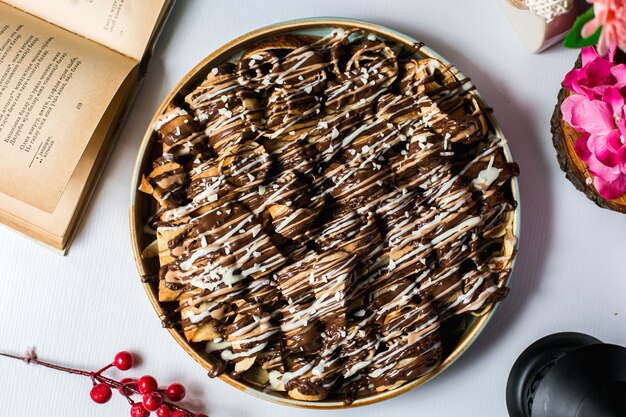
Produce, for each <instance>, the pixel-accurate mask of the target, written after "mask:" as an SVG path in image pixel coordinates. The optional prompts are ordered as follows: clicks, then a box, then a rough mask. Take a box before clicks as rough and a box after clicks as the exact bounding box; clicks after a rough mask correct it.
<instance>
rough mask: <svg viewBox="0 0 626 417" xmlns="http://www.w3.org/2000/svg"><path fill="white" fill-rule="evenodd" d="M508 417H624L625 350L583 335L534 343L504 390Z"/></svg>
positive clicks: (558, 337) (550, 337)
mask: <svg viewBox="0 0 626 417" xmlns="http://www.w3.org/2000/svg"><path fill="white" fill-rule="evenodd" d="M506 403H507V408H508V411H509V415H510V416H511V417H626V348H624V347H622V346H617V345H610V344H606V343H602V342H601V341H599V340H598V339H596V338H594V337H591V336H588V335H585V334H582V333H556V334H553V335H550V336H546V337H544V338H542V339H539V340H537V341H536V342H535V343H533V344H532V345H530V346H529V347H528V348H527V349H526V350H525V351H524V352H523V353H522V354H521V355H520V357H519V358H518V359H517V361H515V364H514V365H513V368H512V369H511V373H510V375H509V380H508V383H507V387H506Z"/></svg>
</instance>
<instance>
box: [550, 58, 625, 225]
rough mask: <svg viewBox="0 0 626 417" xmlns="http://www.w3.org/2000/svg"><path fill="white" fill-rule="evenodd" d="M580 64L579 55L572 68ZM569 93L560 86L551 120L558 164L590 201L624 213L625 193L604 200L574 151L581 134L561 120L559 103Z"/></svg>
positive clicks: (584, 165) (578, 66)
mask: <svg viewBox="0 0 626 417" xmlns="http://www.w3.org/2000/svg"><path fill="white" fill-rule="evenodd" d="M580 66H581V58H580V57H579V58H578V61H576V65H575V66H574V68H580ZM569 94H570V93H569V91H568V90H567V89H566V88H565V87H564V86H562V87H561V91H559V95H558V100H557V104H556V106H555V107H554V113H553V114H552V121H551V132H552V143H553V145H554V148H555V149H556V155H557V159H558V161H559V165H560V166H561V169H562V170H563V171H564V172H565V177H566V178H567V179H568V180H569V181H570V182H571V183H572V184H574V187H576V189H578V190H579V191H581V192H583V193H584V194H585V195H586V196H587V198H589V199H590V200H591V201H593V202H594V203H596V204H597V205H598V206H600V207H602V208H606V209H609V210H614V211H619V212H621V213H626V194H625V195H623V196H622V197H620V198H617V199H614V200H606V199H605V198H603V197H602V196H601V195H600V194H598V191H596V189H595V187H594V186H593V182H592V180H593V176H592V175H591V174H590V173H589V172H588V171H587V166H586V164H585V163H584V162H583V161H582V160H581V159H580V158H579V157H578V155H576V152H575V151H574V144H575V143H576V140H578V138H579V137H580V136H581V134H580V132H577V131H576V130H575V129H574V128H573V127H571V126H570V125H569V124H568V123H567V122H565V121H564V120H563V114H562V113H561V103H563V100H565V98H566V97H567V96H568V95H569Z"/></svg>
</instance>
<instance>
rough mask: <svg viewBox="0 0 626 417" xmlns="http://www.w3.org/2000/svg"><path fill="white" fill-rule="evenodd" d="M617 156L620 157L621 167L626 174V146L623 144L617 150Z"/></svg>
mask: <svg viewBox="0 0 626 417" xmlns="http://www.w3.org/2000/svg"><path fill="white" fill-rule="evenodd" d="M617 157H618V159H619V168H620V171H621V172H622V174H626V146H622V147H621V148H620V149H619V151H617Z"/></svg>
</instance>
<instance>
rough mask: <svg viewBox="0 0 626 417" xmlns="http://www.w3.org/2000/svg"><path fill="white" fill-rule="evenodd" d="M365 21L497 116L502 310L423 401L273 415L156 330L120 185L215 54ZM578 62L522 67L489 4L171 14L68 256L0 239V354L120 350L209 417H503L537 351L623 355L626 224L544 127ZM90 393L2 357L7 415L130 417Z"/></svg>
mask: <svg viewBox="0 0 626 417" xmlns="http://www.w3.org/2000/svg"><path fill="white" fill-rule="evenodd" d="M310 16H345V17H354V18H358V19H364V20H369V21H372V22H375V23H379V24H382V25H385V26H388V27H390V28H394V29H396V30H399V31H401V32H405V33H407V34H408V35H410V36H413V37H414V38H417V39H419V40H422V41H425V42H426V44H427V45H429V46H431V47H432V48H434V49H435V50H436V51H439V52H440V53H441V54H442V55H443V56H445V57H446V58H448V59H449V60H450V61H451V62H453V63H454V64H456V65H457V66H458V67H459V68H460V69H461V70H462V71H463V72H464V73H465V74H466V75H468V76H470V77H471V78H472V79H473V80H474V82H475V84H476V85H477V86H478V88H479V91H480V92H481V93H482V94H483V96H484V97H485V99H486V100H487V102H488V103H489V104H490V105H491V106H492V107H494V108H495V114H496V117H497V118H498V119H499V121H500V123H501V125H502V128H503V131H504V132H505V134H506V135H507V137H508V139H509V141H510V145H511V148H512V151H513V155H514V158H515V159H516V160H517V161H518V162H519V164H520V166H521V171H522V174H521V177H520V183H521V199H522V227H521V229H522V236H521V246H520V252H519V257H518V261H517V266H516V269H515V271H514V273H513V277H512V282H511V292H510V295H509V297H508V298H507V299H506V300H505V301H504V302H502V304H501V305H500V307H499V309H498V311H497V313H496V314H495V316H494V318H493V320H492V321H491V322H490V323H489V325H488V326H487V328H486V329H485V331H484V332H483V333H482V335H481V336H480V338H479V339H478V340H477V341H476V343H475V344H474V345H472V346H471V348H470V349H469V350H468V351H467V352H466V353H465V354H464V355H463V356H462V357H461V358H460V359H459V360H458V361H457V362H456V363H455V364H454V365H452V367H450V368H449V369H448V370H446V371H445V372H444V373H443V374H442V375H440V376H439V377H437V378H436V379H434V380H433V381H431V382H429V383H428V384H426V385H425V386H423V387H421V388H418V389H416V390H414V391H412V392H410V393H407V394H404V395H402V396H400V397H397V398H395V399H392V400H390V401H386V402H384V403H380V404H376V405H372V406H367V407H365V408H359V409H354V410H346V411H341V412H337V411H335V412H333V411H326V412H321V411H318V412H315V411H307V410H297V409H292V408H287V407H284V406H279V405H274V404H270V403H267V402H264V401H261V400H258V399H255V398H252V397H249V396H247V395H245V394H243V393H240V392H239V391H237V390H235V389H234V388H231V387H230V386H228V385H226V384H225V383H224V382H221V381H219V380H210V379H209V378H208V377H207V376H206V373H205V371H204V370H203V368H202V367H201V366H200V365H198V364H196V363H195V362H194V361H193V360H192V359H191V358H190V357H189V356H187V354H186V353H185V352H184V351H183V350H182V348H180V347H179V346H178V345H177V344H176V342H175V341H174V340H173V339H172V338H171V337H170V336H169V334H168V332H167V331H165V330H163V329H162V328H161V325H160V322H159V320H158V318H157V316H156V314H155V313H154V311H153V310H152V307H151V305H150V303H149V301H148V299H147V297H146V296H145V294H144V290H143V288H142V286H141V284H140V282H139V279H138V277H137V273H136V269H135V265H134V262H133V256H132V251H131V246H130V239H129V228H128V206H129V201H128V200H129V192H130V180H131V172H132V168H133V164H134V161H135V156H136V153H137V149H138V147H139V143H140V141H141V139H142V137H143V134H144V131H145V129H146V127H147V125H148V123H149V121H150V119H151V118H152V115H153V113H154V111H155V110H156V108H157V107H158V105H159V104H160V102H161V100H162V99H163V98H164V97H165V96H166V94H167V93H168V92H169V90H170V89H171V87H173V86H174V85H175V84H176V83H177V82H178V80H179V79H180V78H182V77H183V76H184V75H185V74H186V73H187V72H188V71H189V70H190V69H191V68H192V67H193V66H194V65H195V64H196V63H197V62H199V61H200V60H201V59H202V58H203V57H204V56H206V55H207V54H209V53H210V52H211V51H212V50H214V49H215V48H217V47H218V46H220V45H222V44H224V43H226V42H227V41H229V40H231V39H232V38H234V37H236V36H238V35H241V34H243V33H246V32H248V31H251V30H253V29H256V28H258V27H261V26H264V25H267V24H270V23H274V22H278V21H282V20H287V19H292V18H300V17H310ZM575 59H576V52H574V51H571V50H564V49H563V48H561V47H555V48H553V49H551V50H548V51H547V52H544V53H543V54H541V55H530V54H529V53H527V52H526V50H525V49H524V47H523V46H522V45H521V43H520V41H519V40H518V39H517V37H516V35H515V33H514V32H513V30H512V29H511V27H510V26H509V24H508V22H507V21H506V20H505V19H504V18H503V15H502V12H501V11H500V9H499V8H498V6H497V5H496V4H495V2H494V1H493V0H471V1H469V0H428V1H427V0H421V1H416V0H402V1H401V0H386V1H381V0H378V1H362V0H351V1H348V0H325V1H312V0H306V1H304V0H297V1H294V0H292V1H286V0H285V1H278V0H276V1H252V0H250V1H242V0H211V1H200V0H197V1H190V0H180V1H179V2H178V4H177V5H176V7H175V9H174V12H173V14H172V16H171V19H170V21H169V22H168V24H167V27H166V29H165V31H164V33H163V35H162V37H161V39H160V41H159V44H158V46H157V49H156V53H155V56H154V57H153V59H152V62H151V64H150V68H149V72H148V76H147V78H146V80H145V83H144V85H143V88H142V90H141V91H140V93H139V96H138V99H137V101H136V103H135V106H134V108H133V109H132V113H131V115H130V118H129V120H128V122H127V124H126V126H125V128H124V131H123V132H122V135H121V137H120V139H119V142H118V144H117V146H116V148H115V150H114V152H113V156H112V158H111V161H110V163H109V164H108V166H107V168H106V170H105V172H104V175H103V178H102V181H101V182H100V184H99V186H98V189H97V190H96V193H95V197H94V199H93V201H92V204H91V206H90V208H89V209H88V212H87V216H86V220H85V221H84V223H83V224H82V226H81V228H80V230H79V232H78V235H77V238H76V240H75V242H74V244H73V246H72V248H71V250H70V253H69V255H68V256H66V257H60V256H58V255H56V254H54V253H52V252H51V251H49V250H47V249H45V248H42V247H40V246H38V245H37V244H34V243H33V242H31V241H29V240H27V239H25V238H23V237H21V236H18V235H16V234H15V233H13V232H11V231H9V230H7V229H3V228H2V229H0V271H1V272H0V350H2V351H9V352H14V353H21V352H23V351H25V350H26V348H27V347H28V346H36V348H37V351H38V352H39V356H40V358H42V359H49V360H57V361H60V362H61V363H63V364H67V365H73V366H78V367H84V368H86V369H96V368H97V367H99V366H101V365H102V364H105V363H106V362H108V361H110V360H111V359H112V357H113V355H114V353H115V352H117V351H119V350H123V349H127V350H131V351H134V352H137V353H139V354H140V355H141V358H142V361H141V362H142V363H141V366H140V367H139V368H138V369H136V370H135V371H131V372H129V373H130V374H132V375H134V376H139V375H141V374H142V373H151V374H153V375H154V376H156V377H157V378H158V379H159V381H161V382H162V383H167V382H171V381H174V380H176V381H181V382H184V383H185V384H186V385H187V387H188V390H189V392H190V395H189V396H190V397H191V398H192V399H193V402H194V403H195V404H196V405H197V406H198V407H197V410H198V411H204V412H207V413H209V414H210V415H211V416H212V417H239V416H241V417H244V416H245V417H262V416H299V417H305V416H312V415H320V414H322V413H325V414H328V415H338V414H339V413H341V414H342V416H359V417H366V416H380V415H383V413H384V414H385V415H387V416H404V415H421V416H429V417H437V416H472V417H473V416H481V417H485V416H486V417H491V416H493V417H500V416H504V415H506V406H505V401H504V388H505V384H506V378H507V375H508V371H509V369H510V367H511V364H512V363H513V361H514V360H515V358H516V357H517V355H518V354H519V353H520V352H521V351H522V350H523V349H524V348H525V347H526V346H527V345H528V344H529V343H531V342H533V341H534V340H535V339H537V338H539V337H541V336H544V335H546V334H549V333H551V332H556V331H564V330H575V331H581V332H588V333H590V334H592V335H594V336H596V337H598V338H600V339H602V340H604V341H607V342H613V343H620V344H625V345H626V332H624V331H623V330H624V329H625V328H626V307H625V305H626V304H625V303H624V301H625V295H626V276H625V275H626V274H625V273H624V257H625V256H626V236H625V233H624V232H625V231H626V215H622V214H617V213H613V212H610V211H607V210H603V209H600V208H598V207H596V206H594V205H593V204H592V203H591V202H589V201H588V200H587V199H586V198H585V197H584V196H583V195H582V194H581V193H579V192H578V191H576V190H575V189H574V187H573V186H572V185H571V184H570V183H569V182H568V181H567V180H565V178H564V175H563V173H562V172H561V171H560V170H559V167H558V165H557V162H556V158H555V152H554V150H553V148H552V144H551V138H550V133H549V119H550V116H551V114H552V110H553V107H554V104H555V100H556V94H557V91H558V89H559V86H560V83H561V80H562V79H563V76H564V75H565V73H566V72H567V71H568V69H570V68H571V66H572V64H573V62H574V61H575ZM89 388H90V383H89V381H88V380H87V379H86V378H83V377H78V376H71V375H66V374H60V373H56V372H54V371H51V370H48V369H45V368H40V367H39V368H38V367H35V366H26V365H24V364H23V363H20V362H18V361H12V360H8V359H3V358H0V414H1V415H3V416H17V417H22V416H24V417H28V416H38V417H44V416H128V415H129V414H128V409H129V406H128V404H127V403H126V402H125V401H124V400H123V399H122V398H121V397H120V396H119V395H115V396H114V398H113V400H112V401H110V403H109V404H106V405H96V404H94V403H92V402H91V400H90V399H89Z"/></svg>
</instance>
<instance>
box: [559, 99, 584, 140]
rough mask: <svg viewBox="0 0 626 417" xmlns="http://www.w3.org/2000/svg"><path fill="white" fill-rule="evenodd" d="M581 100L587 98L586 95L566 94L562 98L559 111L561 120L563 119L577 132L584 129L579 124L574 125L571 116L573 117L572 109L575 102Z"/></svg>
mask: <svg viewBox="0 0 626 417" xmlns="http://www.w3.org/2000/svg"><path fill="white" fill-rule="evenodd" d="M581 101H588V100H587V98H586V97H584V96H581V95H579V94H572V95H570V96H567V97H566V98H565V100H563V103H561V112H562V113H563V120H565V121H566V122H567V123H569V125H570V126H572V127H573V128H574V129H576V130H578V131H579V132H584V131H585V130H584V129H583V128H582V127H581V126H577V125H574V122H572V118H573V117H574V116H573V114H574V113H573V109H574V107H575V106H576V104H577V103H579V102H581Z"/></svg>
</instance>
